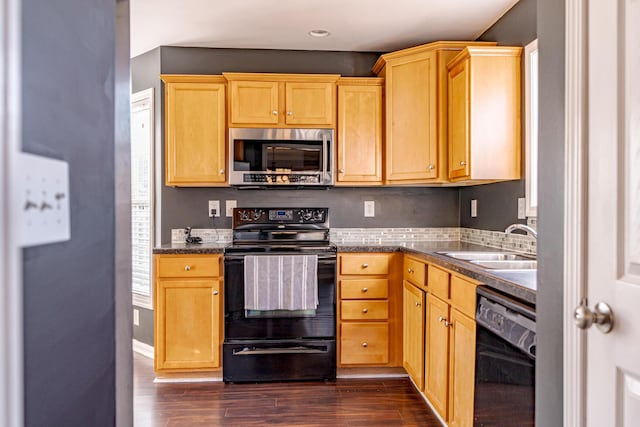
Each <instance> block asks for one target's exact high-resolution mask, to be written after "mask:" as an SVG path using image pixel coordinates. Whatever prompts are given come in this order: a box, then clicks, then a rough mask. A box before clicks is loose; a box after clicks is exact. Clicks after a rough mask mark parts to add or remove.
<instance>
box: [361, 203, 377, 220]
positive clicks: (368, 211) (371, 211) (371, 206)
mask: <svg viewBox="0 0 640 427" xmlns="http://www.w3.org/2000/svg"><path fill="white" fill-rule="evenodd" d="M364 216H366V217H372V216H376V202H375V201H373V200H365V201H364Z"/></svg>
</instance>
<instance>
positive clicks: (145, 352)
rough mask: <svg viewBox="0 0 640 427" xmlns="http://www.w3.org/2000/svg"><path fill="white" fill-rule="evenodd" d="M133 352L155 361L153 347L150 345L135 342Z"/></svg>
mask: <svg viewBox="0 0 640 427" xmlns="http://www.w3.org/2000/svg"><path fill="white" fill-rule="evenodd" d="M133 351H135V352H136V353H138V354H141V355H142V356H144V357H148V358H149V359H151V360H153V354H154V353H153V346H150V345H149V344H145V343H143V342H141V341H138V340H133Z"/></svg>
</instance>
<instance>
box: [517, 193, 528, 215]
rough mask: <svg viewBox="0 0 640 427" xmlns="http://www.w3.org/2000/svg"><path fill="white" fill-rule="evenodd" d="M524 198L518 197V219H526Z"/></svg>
mask: <svg viewBox="0 0 640 427" xmlns="http://www.w3.org/2000/svg"><path fill="white" fill-rule="evenodd" d="M525 209H526V199H525V198H524V197H518V219H526V218H527V213H526V210H525Z"/></svg>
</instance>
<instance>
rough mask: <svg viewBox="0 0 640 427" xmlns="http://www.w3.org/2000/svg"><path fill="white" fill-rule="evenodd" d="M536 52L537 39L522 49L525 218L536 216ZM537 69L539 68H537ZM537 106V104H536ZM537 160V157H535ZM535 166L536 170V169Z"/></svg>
mask: <svg viewBox="0 0 640 427" xmlns="http://www.w3.org/2000/svg"><path fill="white" fill-rule="evenodd" d="M537 51H538V39H535V40H534V41H532V42H531V43H529V44H528V45H526V46H525V48H524V70H525V71H524V79H525V83H524V84H525V90H524V99H525V101H524V102H525V108H524V109H525V159H526V166H525V205H526V210H525V214H526V216H527V217H534V218H535V217H537V216H538V206H537V205H536V206H532V205H531V184H532V183H533V181H532V177H531V169H532V166H531V163H530V162H531V159H532V156H531V139H532V131H531V130H532V129H531V54H532V53H533V52H537ZM538 69H539V68H538ZM538 105H539V104H538ZM536 158H537V156H536ZM537 167H538V166H537V165H536V169H537Z"/></svg>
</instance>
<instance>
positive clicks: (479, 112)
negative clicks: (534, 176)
mask: <svg viewBox="0 0 640 427" xmlns="http://www.w3.org/2000/svg"><path fill="white" fill-rule="evenodd" d="M521 53H522V48H521V47H508V46H493V47H487V46H480V47H478V46H469V47H467V48H465V49H464V50H463V51H462V52H460V53H459V54H458V55H457V56H456V57H455V58H453V59H452V60H451V61H450V62H449V63H448V64H447V68H448V72H449V77H448V97H449V98H448V105H449V179H450V180H451V181H467V182H470V183H473V182H482V181H501V180H512V179H519V178H520V162H521V160H520V152H521V142H520V139H521V131H520V122H521V113H520V92H521V85H520V56H521Z"/></svg>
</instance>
